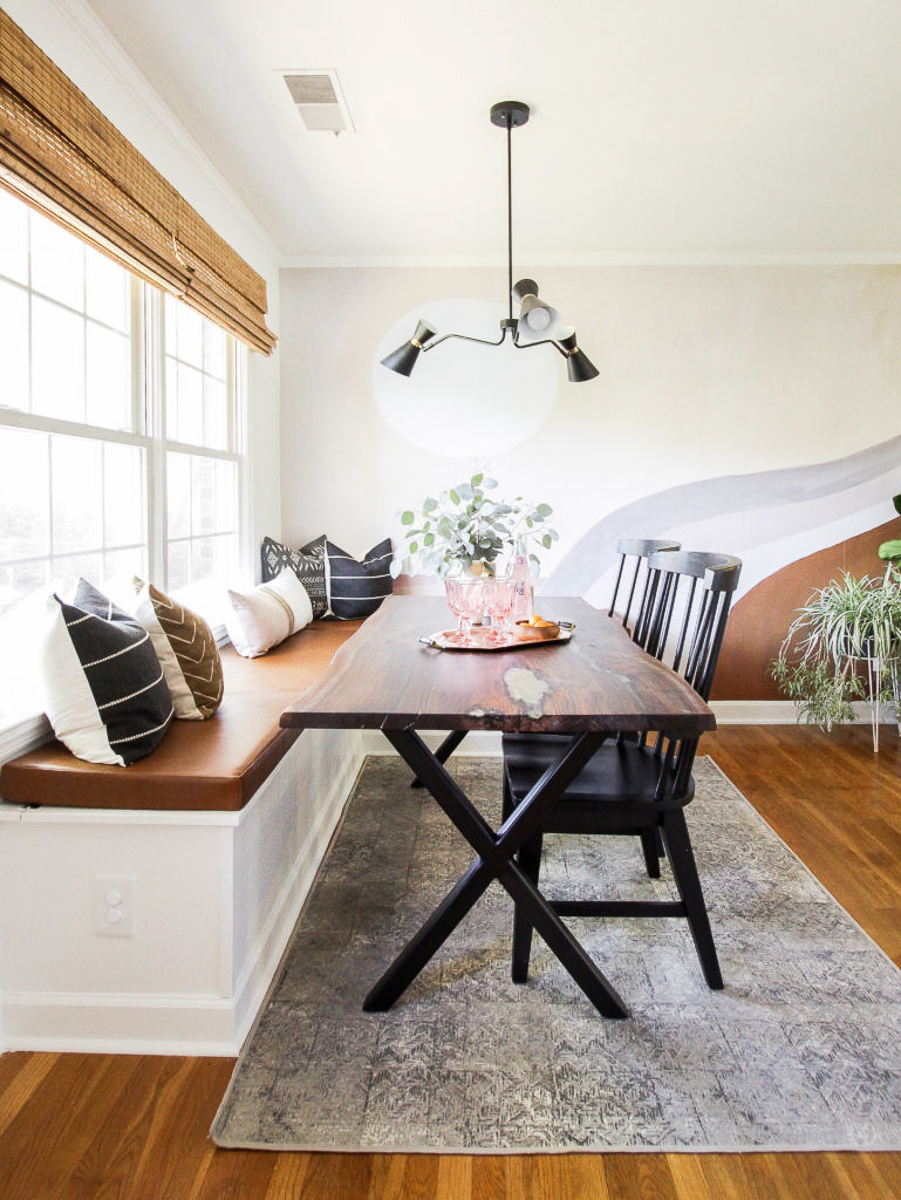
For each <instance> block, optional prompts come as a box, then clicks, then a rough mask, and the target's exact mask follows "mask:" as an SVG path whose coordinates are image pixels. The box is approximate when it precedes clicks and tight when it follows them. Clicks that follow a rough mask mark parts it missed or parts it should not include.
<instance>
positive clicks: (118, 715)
mask: <svg viewBox="0 0 901 1200" xmlns="http://www.w3.org/2000/svg"><path fill="white" fill-rule="evenodd" d="M48 608H49V612H50V622H49V625H48V629H47V636H46V638H45V641H44V647H43V672H42V674H43V680H44V705H45V708H46V712H47V717H48V718H49V721H50V724H51V725H52V726H53V732H54V733H55V734H56V736H57V737H58V738H59V740H60V741H61V742H62V743H63V744H64V745H66V746H67V747H68V748H69V749H70V750H71V751H72V753H73V754H74V755H76V756H77V757H78V758H84V759H86V760H87V761H88V762H96V763H109V764H111V765H114V766H119V767H127V766H128V765H129V764H130V763H133V762H136V761H137V760H138V759H139V758H144V757H145V756H146V755H148V754H150V753H151V752H152V751H153V750H155V749H156V747H157V746H158V745H159V743H160V741H161V740H162V738H163V736H164V735H165V733H166V730H167V729H168V727H169V723H170V721H171V720H172V716H173V712H172V699H171V697H170V695H169V687H168V685H167V683H166V680H165V677H164V675H163V668H162V666H161V665H160V660H159V657H158V656H157V653H156V650H155V649H154V648H153V642H152V641H151V639H150V634H149V633H148V632H147V630H146V629H144V628H143V626H142V625H141V624H140V622H139V621H137V620H136V619H135V618H134V617H132V616H130V615H129V614H128V613H126V612H123V611H122V610H121V609H119V608H117V607H116V606H115V605H114V604H113V603H112V601H111V600H109V599H108V598H107V597H106V596H104V595H103V594H102V593H101V592H98V591H97V589H96V588H95V587H93V586H92V585H91V584H89V583H88V582H87V581H86V580H84V579H80V580H79V581H78V587H77V588H76V590H75V598H74V600H73V601H72V603H71V604H70V603H67V602H66V601H63V600H60V598H59V597H58V596H51V597H50V598H49V600H48Z"/></svg>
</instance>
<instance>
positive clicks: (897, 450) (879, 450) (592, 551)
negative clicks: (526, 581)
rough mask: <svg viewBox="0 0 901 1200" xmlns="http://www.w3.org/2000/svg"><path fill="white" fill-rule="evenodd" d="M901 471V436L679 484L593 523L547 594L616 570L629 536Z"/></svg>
mask: <svg viewBox="0 0 901 1200" xmlns="http://www.w3.org/2000/svg"><path fill="white" fill-rule="evenodd" d="M898 467H901V436H898V437H893V438H889V440H888V441H886V442H880V443H879V444H878V445H876V446H869V447H867V449H865V450H859V451H857V452H856V453H855V454H849V455H848V456H847V457H846V458H837V459H834V460H833V461H832V462H826V463H815V464H813V465H812V466H807V467H785V468H781V469H780V470H777V471H757V472H753V473H751V474H748V475H720V476H716V477H715V478H713V479H699V480H696V481H695V482H693V483H683V484H678V485H677V486H676V487H671V488H666V489H664V491H662V492H654V493H652V494H651V495H649V496H642V497H641V499H640V500H633V501H632V503H631V504H625V505H623V507H622V508H617V509H614V511H613V512H611V513H608V514H607V516H605V517H603V518H602V519H601V520H600V521H598V522H597V524H596V525H593V526H592V527H591V529H589V530H588V531H587V532H586V533H584V534H583V535H582V537H581V538H579V540H578V541H577V542H576V544H575V546H573V548H572V549H571V550H570V551H569V553H568V554H566V555H565V556H564V557H563V559H562V560H561V561H560V563H559V564H558V565H557V567H556V568H555V569H554V570H553V571H552V572H551V573H550V575H549V576H548V578H547V580H546V581H545V584H544V586H543V588H542V591H543V592H544V594H545V595H549V596H581V595H583V594H584V593H585V592H587V591H588V589H589V588H590V587H591V586H592V584H593V583H594V582H595V581H596V580H597V579H598V578H599V576H600V575H602V574H603V572H604V571H605V570H606V569H607V568H608V567H609V566H610V564H611V563H612V562H613V560H614V557H615V554H616V543H617V540H618V539H619V538H621V537H660V536H661V535H662V534H665V533H666V531H667V530H669V529H674V528H676V527H678V526H681V525H688V524H690V523H691V522H692V521H701V520H707V519H708V518H710V517H715V516H720V515H725V514H727V513H736V512H746V511H748V510H750V509H756V508H762V507H766V508H775V507H778V506H779V505H789V504H797V503H799V502H802V501H808V500H817V499H819V498H821V497H824V496H831V495H834V494H836V493H839V492H843V491H846V490H847V489H849V488H853V487H858V486H859V485H860V484H864V483H866V482H868V480H870V479H873V478H875V477H876V476H878V475H882V474H884V473H886V472H887V471H890V470H892V468H898Z"/></svg>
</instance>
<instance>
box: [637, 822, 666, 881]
mask: <svg viewBox="0 0 901 1200" xmlns="http://www.w3.org/2000/svg"><path fill="white" fill-rule="evenodd" d="M639 837H640V838H641V849H642V853H643V854H644V865H645V867H647V871H648V877H649V878H650V879H659V878H660V854H661V851H662V850H663V847H662V845H661V844H660V831H659V830H658V829H656V828H655V829H643V830H642V831H641V833H640V834H639Z"/></svg>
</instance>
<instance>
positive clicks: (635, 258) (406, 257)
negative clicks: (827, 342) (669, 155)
mask: <svg viewBox="0 0 901 1200" xmlns="http://www.w3.org/2000/svg"><path fill="white" fill-rule="evenodd" d="M516 257H517V259H518V260H519V262H521V263H523V264H528V269H529V270H532V269H533V268H541V267H873V266H898V265H899V264H901V247H892V248H887V249H881V250H855V249H850V248H848V249H839V250H790V249H785V250H693V251H687V250H610V251H598V252H586V253H578V254H574V253H570V252H560V253H553V252H546V251H545V252H535V251H529V250H524V251H522V252H520V253H518V254H517V256H516ZM506 265H507V259H506V258H505V257H504V256H503V255H501V254H457V255H454V254H422V255H416V254H356V255H352V254H288V255H285V257H284V258H283V259H282V267H283V268H285V269H288V270H291V269H302V268H308V269H315V268H352V269H356V270H365V269H370V268H372V269H380V268H386V267H391V268H406V269H419V268H424V267H425V268H433V269H441V268H447V269H451V268H455V267H466V268H470V269H473V268H479V267H505V266H506ZM514 269H515V267H514ZM522 269H523V270H525V269H526V268H525V266H523V268H522Z"/></svg>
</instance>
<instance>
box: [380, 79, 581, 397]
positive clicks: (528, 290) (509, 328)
mask: <svg viewBox="0 0 901 1200" xmlns="http://www.w3.org/2000/svg"><path fill="white" fill-rule="evenodd" d="M528 119H529V106H528V104H523V102H522V101H521V100H502V101H501V102H500V103H499V104H494V105H492V108H491V123H492V125H498V126H500V127H501V128H502V129H506V130H507V292H508V297H509V299H508V310H507V311H508V315H507V316H506V317H505V318H504V319H503V320H502V321H501V336H500V337H499V338H498V340H497V341H496V342H492V341H488V340H487V339H485V338H477V337H471V336H470V335H469V334H465V333H443V334H441V335H440V336H439V334H438V331H437V329H433V328H432V327H431V325H429V324H428V322H427V321H422V320H420V321H418V322H417V325H416V330H415V332H414V333H413V336H412V337H411V338H410V339H409V340H408V341H406V342H404V344H403V345H402V346H398V348H397V349H396V350H395V351H393V352H392V353H391V354H389V355H388V356H387V357H386V358H383V359H382V365H383V366H386V367H388V369H389V370H391V371H396V372H397V374H398V375H409V374H410V373H411V372H412V370H413V368H414V367H415V366H416V362H417V360H418V359H419V355H420V354H421V353H422V352H423V351H428V350H434V348H435V347H436V346H439V345H440V344H441V343H442V342H446V341H447V340H448V339H449V338H462V339H463V341H467V342H479V343H480V344H481V345H483V346H500V345H501V344H502V342H504V341H505V340H506V337H507V334H508V333H511V332H512V335H513V345H514V346H515V347H516V348H517V349H518V350H527V349H529V348H530V347H532V346H545V345H551V346H556V348H557V349H558V350H559V351H560V353H561V354H562V355H563V357H564V358H565V359H566V370H567V374H568V375H569V378H570V380H571V381H572V382H573V383H584V382H585V380H587V379H594V377H595V376H596V375H597V373H598V372H597V368H596V367H595V366H594V365H593V364H592V362H591V361H590V360H589V358H588V357H587V356H586V355H585V354H583V352H582V351H581V350H580V349H579V347H578V345H577V343H576V331H575V329H574V328H573V327H572V325H564V324H563V322H562V321H561V320H560V314H559V313H558V312H557V310H556V309H555V308H551V306H550V305H549V304H545V302H544V301H543V300H540V299H539V298H538V284H537V283H536V282H535V280H534V279H520V280H518V281H517V282H516V283H514V282H513V170H512V158H511V141H512V138H511V134H512V131H513V130H514V129H516V128H517V127H518V126H520V125H525V123H526V121H528ZM514 300H515V301H516V303H517V304H518V305H519V316H518V317H514V316H513V302H514Z"/></svg>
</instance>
